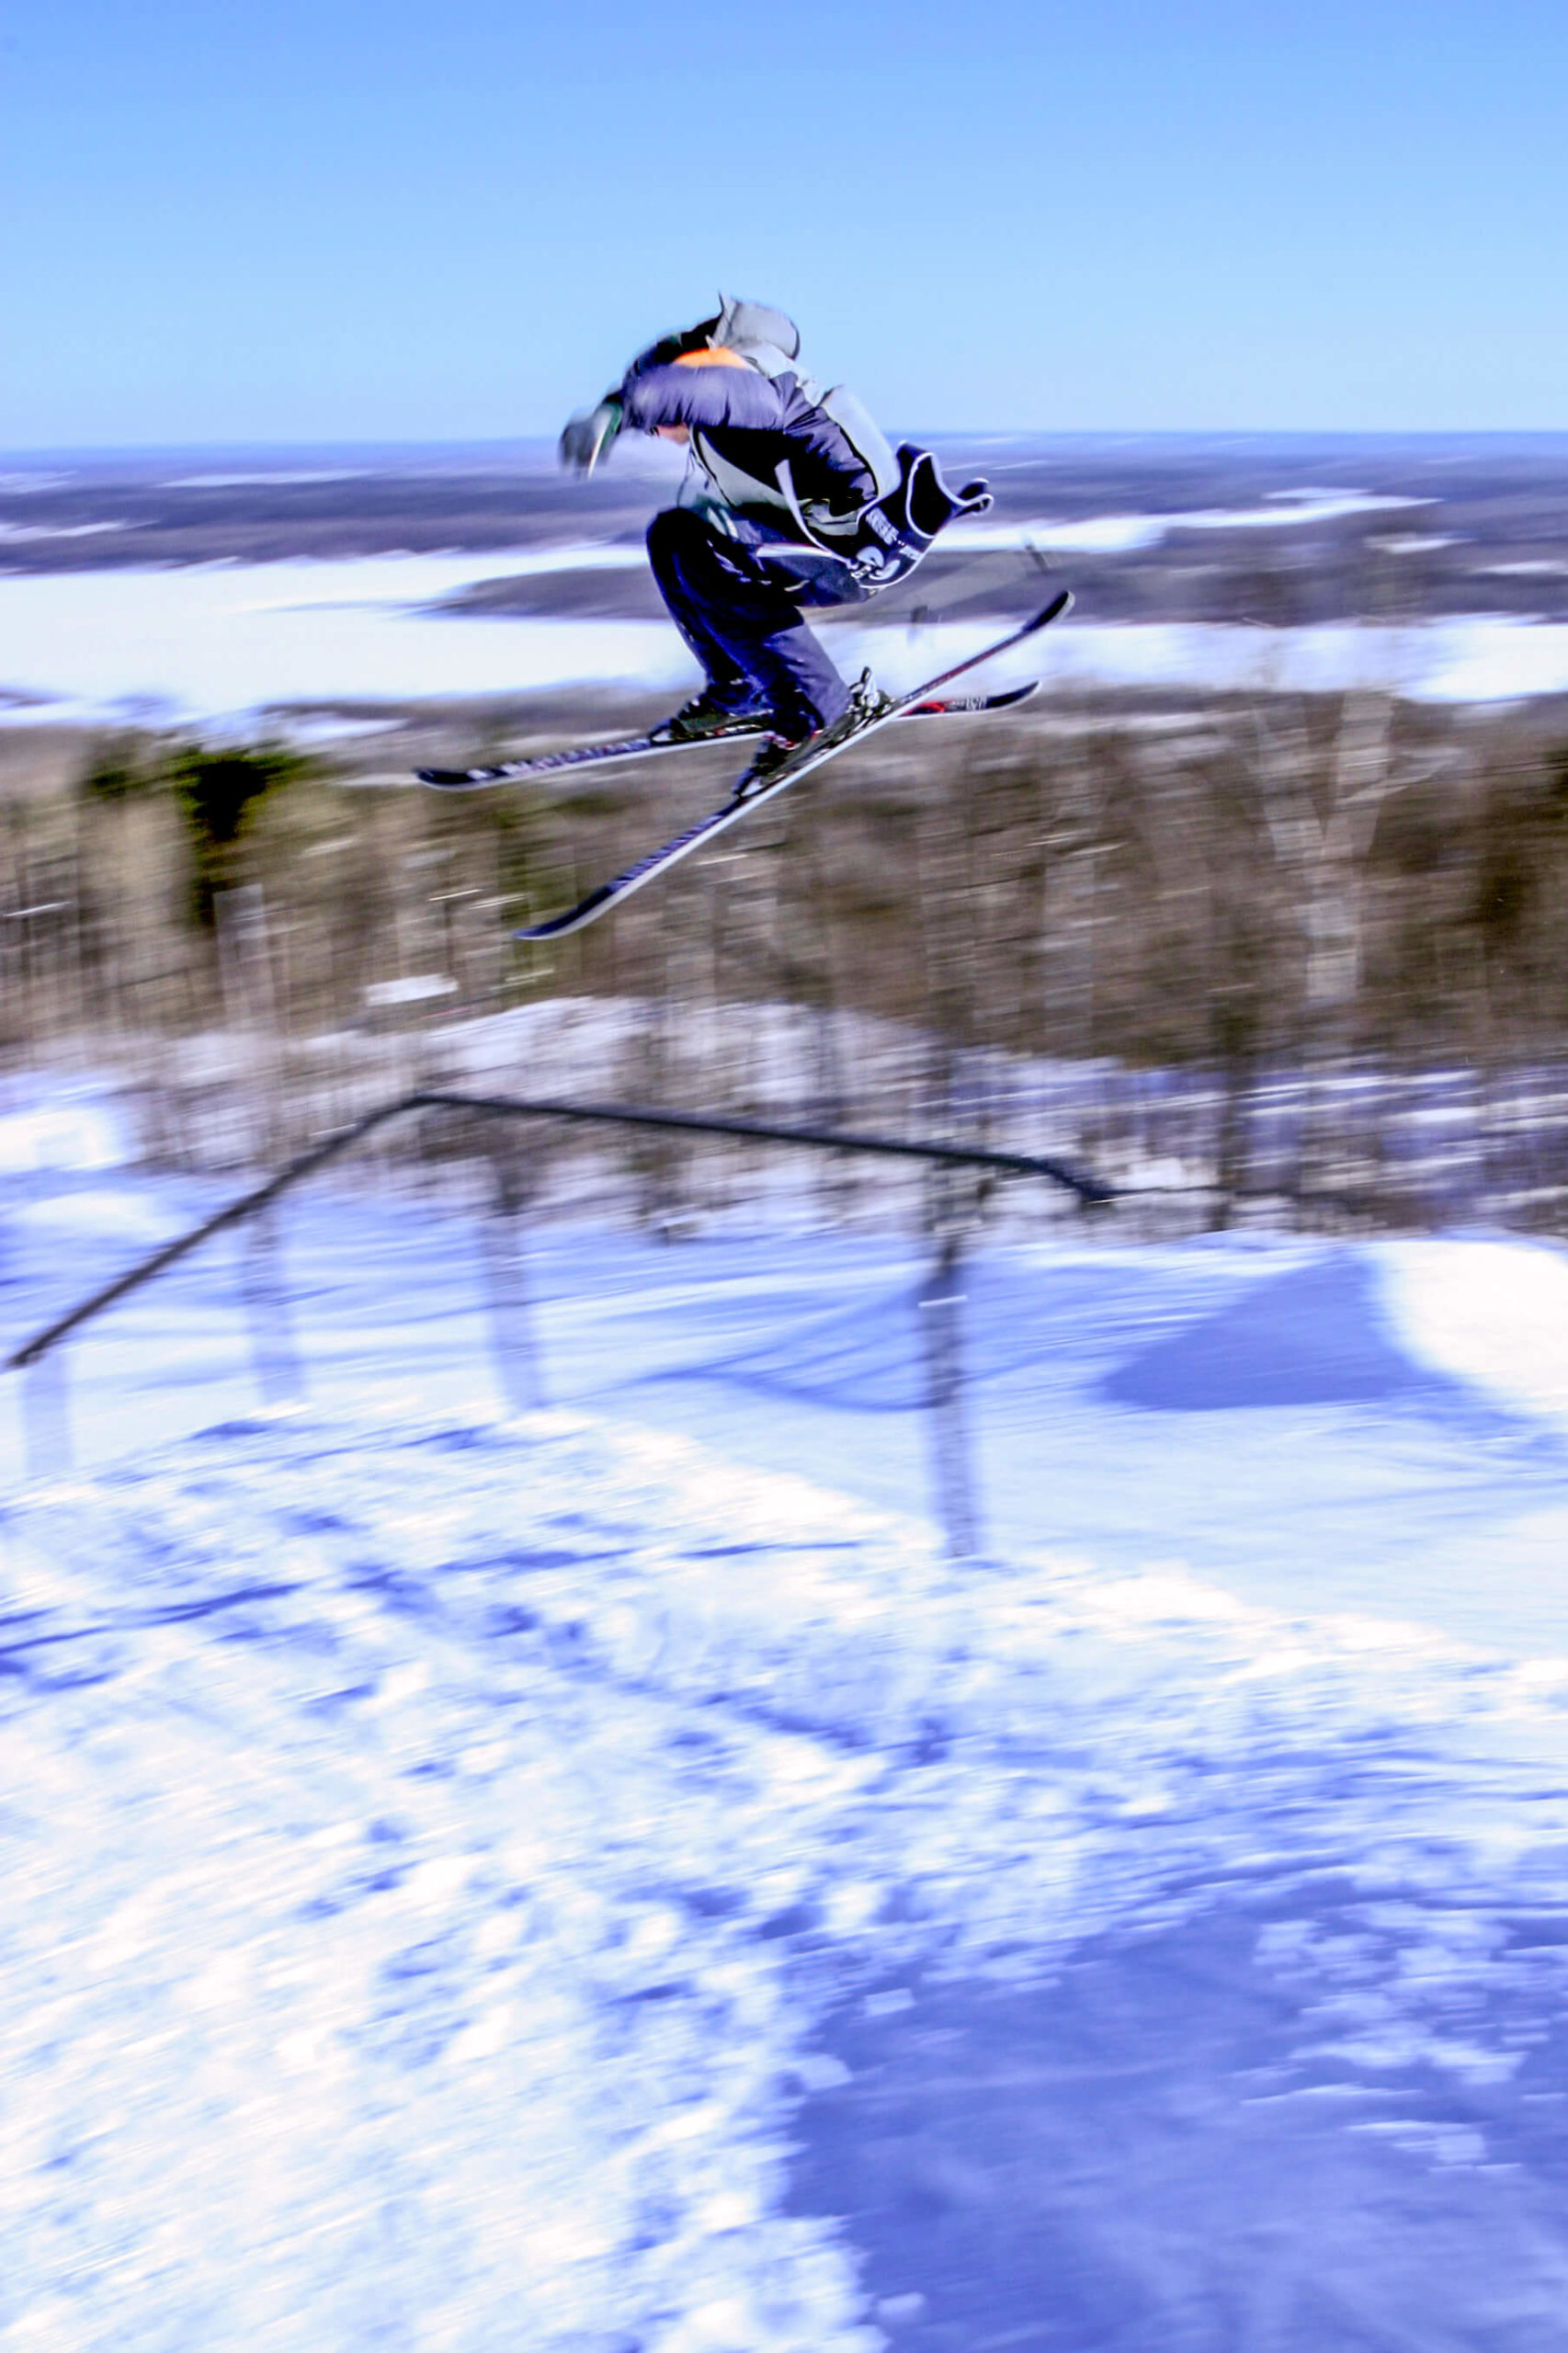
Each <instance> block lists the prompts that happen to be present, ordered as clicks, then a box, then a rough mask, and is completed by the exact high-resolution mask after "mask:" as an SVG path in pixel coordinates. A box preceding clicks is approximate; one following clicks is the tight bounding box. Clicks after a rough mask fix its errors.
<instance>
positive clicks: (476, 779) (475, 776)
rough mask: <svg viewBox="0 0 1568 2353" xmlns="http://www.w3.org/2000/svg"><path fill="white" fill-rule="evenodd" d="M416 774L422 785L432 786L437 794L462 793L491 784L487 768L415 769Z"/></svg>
mask: <svg viewBox="0 0 1568 2353" xmlns="http://www.w3.org/2000/svg"><path fill="white" fill-rule="evenodd" d="M414 773H415V776H416V777H417V778H418V779H419V781H420V783H421V784H432V785H434V786H435V788H436V790H437V792H461V791H463V790H465V788H466V787H468V786H470V785H475V784H488V783H489V782H490V774H489V771H488V770H487V769H485V768H415V771H414Z"/></svg>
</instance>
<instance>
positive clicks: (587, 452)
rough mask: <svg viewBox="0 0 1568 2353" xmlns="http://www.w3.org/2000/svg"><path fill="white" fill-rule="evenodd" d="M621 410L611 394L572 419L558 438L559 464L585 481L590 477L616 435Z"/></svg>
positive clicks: (614, 396)
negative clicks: (559, 445)
mask: <svg viewBox="0 0 1568 2353" xmlns="http://www.w3.org/2000/svg"><path fill="white" fill-rule="evenodd" d="M620 417H621V408H620V402H619V398H618V397H617V396H616V395H615V394H614V393H611V394H610V396H609V398H608V400H602V401H601V402H600V403H599V404H598V406H597V408H596V409H593V410H591V411H590V412H589V414H588V415H585V416H574V418H573V419H572V421H571V423H570V424H569V425H568V426H567V427H566V430H565V431H564V432H563V433H562V437H561V462H562V465H563V466H570V467H571V468H572V469H573V470H574V472H576V473H579V474H582V475H583V476H584V477H585V478H586V476H587V475H589V474H591V473H592V472H593V471H594V468H595V467H596V466H597V464H598V462H599V460H600V459H601V458H602V457H603V456H604V453H605V451H606V450H607V449H608V448H609V445H610V443H611V442H612V441H613V440H614V439H615V437H616V435H617V434H618V433H619V431H620Z"/></svg>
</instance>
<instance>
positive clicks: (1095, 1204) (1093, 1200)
mask: <svg viewBox="0 0 1568 2353" xmlns="http://www.w3.org/2000/svg"><path fill="white" fill-rule="evenodd" d="M420 1111H455V1112H460V1113H466V1114H468V1115H470V1116H474V1115H477V1116H479V1117H481V1118H483V1119H526V1120H574V1121H577V1122H579V1123H581V1124H586V1125H598V1126H602V1127H621V1128H658V1129H664V1130H665V1131H669V1132H673V1133H676V1134H680V1135H699V1136H734V1137H738V1138H740V1139H742V1140H743V1141H744V1142H752V1143H772V1144H799V1145H801V1146H803V1147H805V1148H807V1149H808V1150H812V1151H817V1152H858V1153H866V1154H871V1155H874V1156H880V1157H881V1158H883V1159H891V1160H916V1161H926V1162H927V1163H930V1164H934V1165H938V1166H946V1167H953V1168H981V1169H988V1170H990V1171H991V1172H992V1174H994V1175H996V1176H1034V1177H1040V1178H1043V1179H1044V1180H1045V1182H1046V1183H1048V1184H1051V1185H1056V1186H1059V1187H1061V1188H1062V1189H1063V1190H1064V1191H1067V1192H1070V1193H1073V1194H1075V1195H1076V1197H1077V1199H1078V1200H1079V1201H1080V1202H1081V1203H1082V1204H1083V1206H1084V1207H1085V1209H1099V1208H1103V1207H1105V1206H1106V1204H1107V1203H1108V1202H1110V1201H1113V1200H1114V1199H1116V1198H1117V1197H1116V1194H1115V1192H1114V1191H1113V1189H1112V1188H1111V1187H1110V1186H1108V1185H1105V1184H1102V1183H1101V1182H1100V1180H1099V1179H1098V1178H1097V1177H1095V1176H1086V1175H1085V1174H1084V1172H1083V1171H1082V1170H1080V1169H1076V1168H1073V1167H1070V1166H1069V1165H1068V1164H1067V1163H1066V1162H1064V1161H1061V1160H1047V1159H1040V1158H1037V1157H1035V1156H1033V1155H1031V1154H1028V1153H1019V1152H985V1151H981V1150H978V1149H975V1148H973V1147H971V1146H969V1145H964V1144H946V1143H918V1142H912V1141H910V1140H909V1139H907V1138H905V1137H903V1136H866V1135H852V1134H847V1133H844V1132H841V1131H838V1130H835V1129H832V1128H782V1127H776V1126H773V1125H772V1124H771V1123H769V1122H768V1121H767V1120H722V1119H713V1118H710V1117H708V1116H707V1115H706V1114H705V1113H700V1112H694V1111H653V1110H648V1109H645V1108H642V1106H641V1105H638V1104H631V1103H621V1104H615V1103H554V1102H545V1101H540V1100H539V1099H537V1098H534V1097H523V1096H516V1095H454V1094H448V1093H444V1092H442V1093H430V1092H420V1093H417V1094H413V1095H404V1096H401V1097H399V1099H398V1100H397V1101H396V1102H395V1103H383V1104H382V1105H381V1107H380V1108H379V1109H377V1110H374V1111H368V1112H367V1113H366V1114H365V1116H364V1118H363V1119H362V1120H355V1121H354V1123H353V1125H352V1126H351V1127H347V1128H344V1129H341V1130H340V1131H339V1132H338V1133H337V1134H336V1135H335V1136H329V1137H328V1138H327V1139H326V1141H325V1142H324V1143H319V1144H315V1145H313V1146H312V1149H311V1150H310V1151H309V1152H302V1153H301V1154H300V1155H299V1157H298V1158H297V1159H295V1160H291V1161H290V1163H289V1165H288V1166H287V1167H286V1168H282V1169H279V1171H278V1175H277V1176H271V1177H269V1178H268V1179H267V1183H266V1184H265V1185H258V1186H257V1187H256V1189H255V1190H254V1191H253V1192H249V1193H245V1194H244V1195H242V1197H241V1198H240V1199H238V1200H237V1201H231V1202H230V1203H229V1205H228V1207H227V1208H226V1209H222V1210H219V1211H217V1212H216V1214H215V1215H214V1216H212V1217H210V1218H208V1219H206V1220H205V1221H204V1222H202V1223H201V1224H200V1225H198V1226H193V1227H192V1228H191V1231H190V1232H189V1233H183V1234H181V1235H180V1236H179V1238H178V1239H177V1241H174V1242H169V1243H165V1245H164V1247H163V1248H162V1249H161V1250H154V1251H153V1254H152V1256H150V1257H147V1258H143V1259H142V1260H141V1261H140V1263H139V1264H138V1265H136V1266H134V1267H130V1268H129V1269H128V1270H127V1272H126V1273H125V1274H123V1275H119V1276H117V1277H116V1279H115V1280H114V1281H113V1282H111V1283H106V1284H105V1285H104V1287H103V1289H102V1290H96V1291H94V1293H93V1294H92V1296H91V1298H89V1299H84V1300H82V1301H81V1302H79V1303H78V1304H77V1305H76V1306H75V1307H73V1308H72V1309H70V1310H69V1312H68V1313H66V1314H64V1315H62V1316H59V1317H57V1318H56V1320H55V1321H54V1322H53V1323H52V1324H49V1325H47V1326H46V1327H45V1329H44V1330H43V1331H41V1332H35V1333H34V1334H33V1336H32V1337H31V1339H29V1340H25V1341H24V1342H23V1343H22V1345H21V1347H19V1348H17V1349H14V1350H13V1351H12V1353H11V1355H10V1356H8V1357H7V1358H6V1360H5V1363H4V1364H3V1365H0V1371H4V1372H20V1371H24V1370H26V1369H27V1368H28V1366H29V1365H35V1364H37V1363H39V1361H40V1359H41V1358H43V1357H46V1356H47V1355H48V1353H49V1351H50V1349H51V1348H52V1347H54V1346H55V1345H56V1343H57V1342H58V1341H61V1340H63V1339H65V1338H67V1337H68V1336H70V1334H71V1333H73V1332H74V1331H76V1330H78V1329H79V1328H80V1327H81V1325H82V1324H86V1323H90V1322H91V1320H92V1319H93V1317H94V1316H96V1315H99V1314H101V1313H103V1311H104V1309H105V1308H107V1307H112V1306H113V1305H114V1303H115V1302H116V1301H117V1300H121V1299H124V1298H125V1297H127V1295H128V1294H129V1293H130V1292H131V1291H133V1290H141V1288H142V1285H143V1284H144V1283H150V1282H153V1281H154V1280H155V1279H156V1278H157V1277H158V1276H159V1275H161V1274H162V1273H163V1272H164V1271H165V1268H166V1267H172V1266H175V1265H176V1263H177V1262H178V1261H179V1260H180V1259H181V1258H184V1257H187V1256H189V1254H190V1253H191V1251H193V1250H198V1249H199V1248H200V1246H201V1245H202V1244H203V1243H204V1242H207V1241H210V1239H211V1237H212V1236H213V1234H215V1233H223V1232H224V1231H225V1230H226V1229H227V1228H228V1227H230V1226H234V1225H243V1224H244V1222H245V1220H246V1219H247V1218H252V1217H256V1216H257V1215H259V1214H260V1213H261V1212H262V1211H265V1210H267V1208H269V1207H270V1205H271V1204H272V1202H274V1201H275V1200H277V1199H279V1197H280V1196H281V1195H282V1194H284V1193H287V1192H289V1191H290V1190H291V1189H292V1188H293V1187H294V1186H296V1185H298V1184H299V1183H301V1180H302V1179H303V1178H305V1177H307V1176H313V1175H314V1174H315V1172H316V1170H317V1169H318V1168H322V1167H324V1166H325V1165H326V1164H327V1162H328V1161H331V1160H335V1159H337V1158H338V1157H339V1156H340V1155H341V1154H343V1153H346V1152H351V1151H352V1150H353V1148H354V1146H355V1145H356V1144H358V1143H362V1142H364V1140H365V1138H366V1137H367V1136H369V1135H371V1134H373V1133H374V1131H376V1130H377V1129H378V1128H383V1127H386V1126H388V1125H389V1124H390V1123H391V1122H392V1120H399V1119H405V1118H407V1117H409V1116H410V1115H411V1114H413V1113H415V1112H420Z"/></svg>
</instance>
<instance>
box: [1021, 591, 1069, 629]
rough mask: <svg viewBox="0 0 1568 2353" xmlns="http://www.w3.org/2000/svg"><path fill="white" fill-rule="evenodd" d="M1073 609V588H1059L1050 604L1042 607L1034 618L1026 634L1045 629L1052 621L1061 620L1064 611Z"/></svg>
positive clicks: (1067, 611)
mask: <svg viewBox="0 0 1568 2353" xmlns="http://www.w3.org/2000/svg"><path fill="white" fill-rule="evenodd" d="M1072 609H1073V591H1072V590H1071V588H1059V589H1058V590H1057V592H1056V594H1055V596H1054V597H1052V598H1051V602H1050V604H1049V605H1042V606H1041V607H1040V610H1039V612H1038V613H1037V614H1036V615H1035V617H1034V619H1033V620H1032V621H1030V623H1029V626H1028V630H1026V631H1025V632H1024V634H1025V636H1026V637H1027V636H1028V634H1029V633H1030V631H1034V630H1037V629H1044V628H1045V627H1046V626H1047V624H1048V623H1049V622H1051V621H1059V620H1061V619H1062V615H1063V613H1070V612H1071V611H1072Z"/></svg>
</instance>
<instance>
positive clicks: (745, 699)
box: [561, 296, 991, 798]
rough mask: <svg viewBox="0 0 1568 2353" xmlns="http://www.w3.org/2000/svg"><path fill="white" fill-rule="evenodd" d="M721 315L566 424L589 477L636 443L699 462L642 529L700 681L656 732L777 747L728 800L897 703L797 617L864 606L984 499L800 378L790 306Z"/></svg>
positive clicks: (657, 349)
mask: <svg viewBox="0 0 1568 2353" xmlns="http://www.w3.org/2000/svg"><path fill="white" fill-rule="evenodd" d="M720 303H721V307H720V309H719V311H718V313H717V314H716V315H715V316H714V317H712V318H710V319H704V320H702V321H701V322H700V324H698V325H697V326H694V327H687V328H686V329H685V330H684V331H683V332H681V333H679V334H676V335H666V336H665V337H664V338H663V340H662V341H660V342H658V343H655V344H653V345H652V346H651V347H649V349H648V350H646V351H644V352H642V354H641V355H640V356H639V357H638V358H636V359H634V360H633V361H632V363H631V367H630V368H629V369H627V371H626V374H625V376H624V378H623V379H622V381H621V382H620V383H619V385H618V386H617V387H616V389H615V390H614V391H613V392H607V393H606V395H605V397H604V399H603V400H602V401H600V403H599V404H598V406H597V408H595V409H594V410H592V411H591V412H589V413H588V414H586V415H580V416H574V418H573V419H572V421H571V423H570V424H569V425H568V426H566V429H565V431H564V432H563V433H562V437H561V457H562V463H563V464H565V465H568V466H571V467H574V469H575V470H576V471H577V472H579V473H580V474H582V475H584V476H586V475H588V474H590V473H592V472H593V471H594V468H595V467H596V465H597V463H598V462H599V460H600V459H601V458H602V457H603V456H604V454H605V452H606V451H607V450H608V448H609V446H610V444H611V443H612V442H613V441H614V439H615V438H616V436H617V435H618V434H619V433H623V432H627V431H633V432H641V433H650V434H657V435H658V436H659V437H660V438H661V439H664V440H668V441H674V442H677V443H679V444H680V445H681V446H682V447H683V448H685V449H687V451H688V452H689V462H688V465H687V478H686V481H685V483H683V484H682V487H681V492H680V496H679V500H678V503H677V504H676V506H672V507H669V508H667V509H666V510H665V512H664V513H663V514H660V515H656V516H655V517H653V522H652V524H651V525H650V526H649V529H648V555H649V560H650V562H651V563H652V565H653V577H654V579H655V581H656V582H657V583H658V586H659V591H660V594H661V595H662V596H663V597H664V600H665V604H666V606H667V607H668V608H669V612H670V618H671V619H672V620H673V621H674V622H675V624H676V628H677V629H678V630H679V631H680V633H681V635H682V637H683V638H684V639H685V640H686V642H687V645H688V646H689V647H690V649H691V651H692V653H693V654H695V655H696V657H697V659H698V661H699V663H700V664H701V665H702V669H703V671H704V674H705V676H706V684H705V685H704V687H703V688H702V690H701V692H700V693H699V694H698V695H696V696H694V697H693V698H692V699H691V700H690V701H689V702H688V703H687V704H686V705H685V706H684V707H683V708H682V709H681V710H678V711H677V712H676V714H675V716H674V717H673V718H672V719H669V720H666V721H665V722H664V723H663V725H662V726H661V727H659V728H656V729H654V730H653V734H654V737H655V738H656V739H657V740H659V741H662V742H665V743H692V744H699V743H710V742H712V741H714V740H716V739H718V738H720V737H723V736H729V735H759V734H760V735H765V736H767V738H768V740H767V742H766V743H765V744H764V745H762V746H761V748H760V749H759V751H758V753H757V756H756V759H755V760H754V761H753V764H752V766H751V767H750V768H749V769H748V770H747V772H746V774H745V775H744V777H743V778H742V779H741V782H740V784H739V785H738V786H737V788H736V791H737V794H738V795H739V796H740V797H743V798H744V796H745V795H746V794H747V793H749V792H754V791H756V790H758V789H759V788H760V786H761V785H763V784H765V783H766V782H767V781H768V780H769V779H771V778H772V777H774V776H776V775H777V774H778V772H779V770H780V769H781V768H782V767H784V766H785V765H786V764H787V763H789V762H790V761H791V760H792V759H793V758H794V756H796V754H797V753H803V752H805V751H808V750H809V751H810V752H811V753H812V755H815V754H818V753H824V752H826V751H828V750H830V749H835V748H836V747H837V746H838V745H842V744H845V743H847V742H848V741H849V740H850V738H851V737H852V736H854V735H856V734H858V733H859V732H860V731H861V729H862V728H865V727H868V726H870V725H872V724H873V723H874V722H876V721H877V720H878V719H880V718H881V716H882V715H883V714H884V713H885V712H886V711H887V710H889V708H890V698H889V697H887V696H886V695H884V694H882V693H881V691H880V690H879V688H877V687H876V686H875V685H874V684H873V683H872V679H871V674H870V672H869V670H868V671H866V672H864V673H863V674H862V676H860V678H859V679H858V680H857V682H856V683H855V685H854V686H852V687H851V686H848V685H846V682H845V681H844V679H843V678H842V677H841V676H839V674H838V671H837V669H836V668H835V665H834V663H833V662H832V660H831V659H830V657H829V655H828V654H827V652H826V649H825V648H824V645H823V643H822V642H821V640H820V639H819V638H817V637H816V636H815V635H814V634H813V633H812V631H811V630H810V629H809V628H808V627H807V625H806V623H805V621H804V620H802V619H801V612H802V609H803V608H816V607H822V606H831V605H846V604H862V603H864V602H865V601H866V599H867V598H868V597H871V596H873V595H875V594H876V593H877V591H878V590H879V589H881V588H884V587H886V586H887V585H889V584H890V583H891V582H892V581H894V580H899V579H903V577H904V576H905V575H906V574H908V573H909V572H911V571H912V570H913V569H914V567H915V564H916V563H919V561H920V559H921V557H922V556H923V555H924V554H925V553H926V550H927V549H928V548H929V547H930V545H931V542H932V540H934V539H935V537H936V535H937V532H938V531H939V530H940V529H942V528H943V526H944V525H945V524H946V523H948V522H949V521H950V520H951V518H952V517H954V516H955V515H960V514H963V515H972V514H980V513H983V511H984V509H985V508H986V507H988V506H990V504H991V494H990V492H989V491H988V489H987V487H986V485H985V483H983V482H975V483H968V484H966V485H965V487H964V488H963V489H962V490H960V491H959V492H956V493H955V492H953V491H950V490H949V488H948V486H947V484H946V483H944V482H943V480H942V478H941V473H940V471H939V469H938V467H937V461H936V459H935V458H934V457H933V456H932V454H931V453H930V451H929V450H921V449H914V448H911V447H904V448H903V449H899V450H898V452H897V453H896V454H895V453H894V451H893V450H892V449H891V448H890V446H889V444H888V442H887V441H886V439H885V438H883V436H882V435H881V432H879V430H878V429H877V426H875V425H874V424H873V422H872V420H871V418H870V416H869V414H868V413H867V411H866V410H865V408H864V407H862V405H861V404H860V403H859V402H858V400H857V399H856V398H855V396H854V394H853V393H852V392H846V391H845V390H844V389H843V388H842V387H835V389H833V390H831V391H827V392H824V390H823V388H822V386H821V385H819V384H817V383H815V382H814V381H812V379H811V378H810V377H809V376H806V375H804V374H803V373H802V372H801V369H799V368H798V367H797V365H796V362H797V359H798V358H799V354H800V348H801V338H800V335H799V332H798V330H797V329H796V327H795V325H794V324H793V322H792V321H791V320H790V319H787V318H786V317H785V316H784V314H783V313H782V312H780V311H775V310H770V309H769V308H768V307H767V304H765V303H761V302H747V301H736V300H734V299H733V297H728V296H721V297H720Z"/></svg>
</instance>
